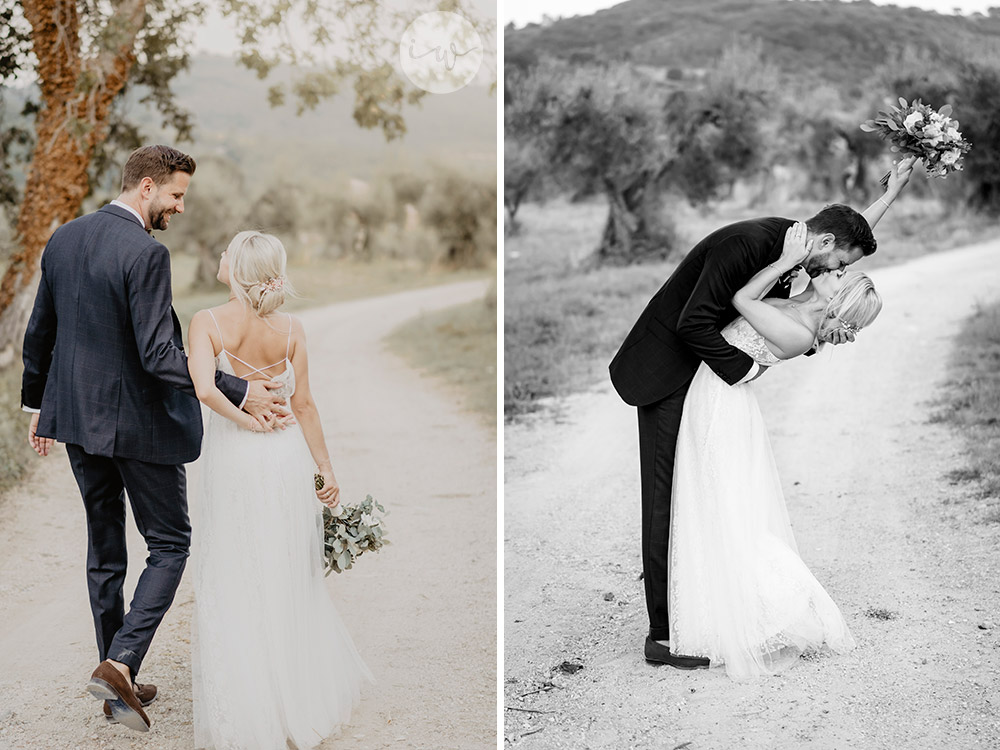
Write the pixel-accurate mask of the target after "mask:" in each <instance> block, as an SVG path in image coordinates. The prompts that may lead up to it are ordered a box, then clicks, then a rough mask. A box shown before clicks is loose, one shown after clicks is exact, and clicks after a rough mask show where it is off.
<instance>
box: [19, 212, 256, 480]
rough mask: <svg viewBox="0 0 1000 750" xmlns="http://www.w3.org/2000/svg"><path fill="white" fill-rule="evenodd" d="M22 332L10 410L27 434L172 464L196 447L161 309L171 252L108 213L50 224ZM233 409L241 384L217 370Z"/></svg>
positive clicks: (125, 215) (173, 334)
mask: <svg viewBox="0 0 1000 750" xmlns="http://www.w3.org/2000/svg"><path fill="white" fill-rule="evenodd" d="M41 265H42V276H41V281H40V282H39V284H38V292H37V294H36V296H35V305H34V308H33V309H32V311H31V318H30V320H29V321H28V328H27V331H26V332H25V334H24V350H23V359H24V377H23V379H22V385H21V403H22V405H23V406H27V407H29V408H33V409H41V414H40V416H39V422H38V431H37V434H38V435H39V436H40V437H48V438H55V439H56V440H58V441H60V442H63V443H73V444H76V445H79V446H81V447H82V448H83V449H84V450H85V451H87V453H90V454H91V455H96V456H109V457H110V456H115V457H119V458H131V459H137V460H140V461H146V462H149V463H157V464H182V463H188V462H190V461H193V460H195V459H196V458H197V457H198V455H199V453H200V452H201V437H202V424H201V404H199V402H198V400H197V398H196V397H195V391H194V385H193V384H192V383H191V378H190V376H189V375H188V368H187V357H186V356H185V354H184V346H183V340H182V338H181V326H180V322H179V321H178V320H177V315H176V314H175V313H174V308H173V306H172V299H173V298H172V293H171V288H170V253H169V252H168V250H167V248H166V247H165V246H164V245H162V244H161V243H160V242H157V241H156V240H155V239H153V237H151V236H150V235H149V234H148V233H147V232H146V230H145V228H144V227H143V226H142V225H141V224H140V223H139V221H138V220H137V219H136V217H135V216H133V215H132V214H131V213H129V212H128V211H126V210H125V209H123V208H119V207H118V206H112V205H107V206H105V207H104V208H102V209H100V210H99V211H96V212H94V213H92V214H87V215H86V216H81V217H80V218H78V219H75V220H73V221H71V222H69V223H67V224H64V225H63V226H61V227H59V228H58V229H57V230H56V231H55V233H54V234H53V235H52V237H51V238H50V239H49V242H48V244H47V245H46V246H45V251H44V252H43V253H42V263H41ZM215 381H216V384H217V385H218V386H219V389H220V390H221V391H222V392H223V393H224V394H226V397H227V398H228V399H229V400H230V401H232V402H233V403H234V404H236V405H237V406H238V405H240V404H241V403H242V402H243V399H244V398H245V396H246V393H247V388H248V384H247V382H246V381H244V380H241V379H239V378H236V377H234V376H232V375H227V374H225V373H221V372H217V373H216V376H215Z"/></svg>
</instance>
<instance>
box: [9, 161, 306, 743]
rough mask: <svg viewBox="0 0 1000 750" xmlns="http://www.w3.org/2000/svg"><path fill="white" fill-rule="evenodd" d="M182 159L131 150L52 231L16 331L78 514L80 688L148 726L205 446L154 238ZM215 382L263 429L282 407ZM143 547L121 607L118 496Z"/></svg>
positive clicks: (175, 198) (163, 259) (136, 724)
mask: <svg viewBox="0 0 1000 750" xmlns="http://www.w3.org/2000/svg"><path fill="white" fill-rule="evenodd" d="M194 170H195V162H194V159H192V158H191V157H190V156H187V155H185V154H182V153H181V152H179V151H176V150H174V149H172V148H169V147H166V146H146V147H143V148H140V149H137V150H136V151H135V152H133V153H132V154H131V156H129V159H128V161H127V162H126V164H125V168H124V170H123V176H122V192H121V195H120V196H119V197H118V199H116V200H114V201H112V202H111V204H109V205H107V206H104V207H103V208H101V209H100V210H99V211H96V212H94V213H91V214H87V215H86V216H82V217H80V218H78V219H75V220H73V221H71V222H69V223H67V224H64V225H63V226H61V227H59V228H58V229H57V230H56V231H55V233H54V234H53V235H52V237H51V239H49V242H48V244H47V245H46V247H45V251H44V253H43V254H42V260H41V270H42V274H41V281H40V282H39V285H38V292H37V294H36V297H35V304H34V308H33V310H32V313H31V318H30V320H29V322H28V328H27V331H26V332H25V335H24V352H23V358H24V377H23V382H22V391H21V404H22V407H23V408H24V410H25V411H30V412H33V414H32V417H31V425H30V428H29V441H30V442H31V444H32V446H33V447H34V448H35V450H36V451H37V452H38V453H39V454H40V455H43V456H44V455H47V454H48V452H49V449H50V448H51V445H52V443H53V441H56V440H58V441H59V442H62V443H65V444H66V452H67V453H68V454H69V460H70V464H71V466H72V468H73V474H74V475H75V476H76V481H77V483H78V485H79V487H80V492H81V494H82V495H83V503H84V507H85V509H86V514H87V530H88V548H87V584H88V587H89V589H90V604H91V609H92V611H93V614H94V626H95V628H96V631H97V647H98V651H99V653H100V659H101V663H100V665H99V666H98V668H97V670H96V671H95V672H94V674H93V676H92V678H91V682H90V684H89V686H88V690H90V692H91V693H92V694H94V695H95V696H97V697H99V698H103V699H105V700H106V701H107V702H108V703H107V704H106V705H105V714H107V715H112V716H113V717H114V718H115V719H117V720H118V721H120V722H121V723H123V724H125V725H126V726H129V727H130V728H132V729H136V730H139V731H146V730H147V729H148V727H149V724H150V722H149V719H148V717H147V716H146V714H145V712H144V711H143V710H142V706H143V705H146V704H148V703H149V702H151V701H152V700H153V698H155V696H156V688H155V686H153V685H138V684H136V683H135V677H136V675H137V674H138V672H139V667H140V665H141V664H142V660H143V657H144V656H145V654H146V651H147V649H148V648H149V644H150V641H151V640H152V638H153V634H154V633H155V631H156V628H157V626H158V625H159V624H160V621H161V620H162V619H163V616H164V614H165V613H166V611H167V609H168V608H169V607H170V604H171V602H172V601H173V598H174V593H175V591H176V589H177V586H178V584H179V583H180V580H181V574H182V573H183V571H184V567H185V564H186V561H187V557H188V551H189V548H190V540H191V527H190V524H189V522H188V513H187V497H186V488H185V472H184V466H183V464H185V463H188V462H190V461H193V460H195V459H196V458H197V457H198V454H199V453H200V451H201V437H202V424H201V406H200V404H199V403H198V399H197V398H196V397H195V391H194V386H193V385H192V383H191V379H190V377H189V376H188V368H187V358H186V356H185V355H184V348H183V343H182V339H181V328H180V323H179V322H178V320H177V316H176V314H175V313H174V310H173V306H172V295H171V287H170V254H169V252H168V251H167V248H166V247H165V246H164V245H162V244H161V243H159V242H158V241H157V240H155V239H153V237H152V236H151V234H150V231H151V230H152V229H157V230H164V229H166V228H167V226H168V224H169V222H170V217H171V216H172V215H173V214H175V213H177V214H179V213H183V211H184V194H185V192H186V191H187V188H188V185H189V183H190V180H191V175H193V174H194ZM216 382H217V383H218V385H219V388H220V390H222V391H223V393H225V394H226V396H227V397H228V398H229V399H230V400H231V401H232V402H233V403H234V404H236V405H237V406H241V407H243V408H245V409H246V410H247V411H248V412H249V413H250V414H252V415H254V416H255V417H257V418H258V419H259V420H261V422H262V424H263V423H267V425H268V426H267V427H265V429H268V428H269V425H270V424H271V423H272V421H273V420H275V419H277V418H279V417H281V416H282V415H283V414H285V413H286V412H285V410H284V409H283V408H282V407H281V406H280V403H281V402H280V401H279V400H277V399H275V398H272V397H271V396H270V394H269V388H271V387H277V385H278V384H276V383H270V382H266V383H259V382H255V383H250V384H249V385H248V383H247V382H246V381H244V380H241V379H239V378H236V377H234V376H231V375H226V374H224V373H216ZM126 492H127V494H128V499H129V502H130V503H131V505H132V510H133V515H134V517H135V520H136V525H137V526H138V528H139V531H140V533H141V534H142V536H143V538H144V539H145V541H146V545H147V548H148V551H149V557H148V558H147V560H146V568H145V570H144V571H143V572H142V575H141V576H140V577H139V582H138V584H137V585H136V589H135V596H134V598H133V599H132V603H131V606H130V607H129V611H128V614H127V615H126V614H125V610H124V596H123V586H124V583H125V570H126V565H127V562H128V554H127V551H126V548H125V499H124V498H125V493H126Z"/></svg>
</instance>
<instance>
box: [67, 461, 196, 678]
mask: <svg viewBox="0 0 1000 750" xmlns="http://www.w3.org/2000/svg"><path fill="white" fill-rule="evenodd" d="M66 452H67V453H68V454H69V460H70V464H71V466H72V467H73V474H74V475H75V476H76V482H77V484H78V485H79V486H80V494H81V495H83V504H84V507H85V508H86V512H87V586H88V588H89V590H90V608H91V610H92V612H93V614H94V626H95V628H96V630H97V649H98V651H99V653H100V658H101V661H104V660H105V659H114V660H115V661H119V662H122V663H123V664H127V665H128V666H129V668H130V669H131V670H132V679H133V680H134V679H135V676H136V674H137V673H138V672H139V667H140V666H141V665H142V660H143V657H145V655H146V651H147V650H148V649H149V644H150V642H151V641H152V639H153V634H154V633H155V632H156V628H157V627H158V626H159V624H160V621H161V620H162V619H163V616H164V615H165V614H166V612H167V609H169V608H170V604H171V603H172V602H173V600H174V594H175V592H176V591H177V586H178V585H179V584H180V582H181V575H182V574H183V572H184V567H185V565H186V564H187V557H188V554H189V550H190V548H191V524H190V521H189V520H188V510H187V494H186V489H185V486H186V485H185V472H184V466H183V465H182V464H179V465H166V464H153V463H146V462H145V461H138V460H135V459H129V458H108V457H105V456H93V455H91V454H89V453H87V452H86V451H84V449H83V448H81V447H80V446H79V445H73V444H67V445H66ZM126 494H127V496H128V499H129V502H130V503H131V505H132V514H133V516H134V517H135V523H136V526H137V527H138V529H139V533H140V534H142V537H143V539H145V540H146V548H147V550H148V553H149V556H148V557H147V558H146V568H145V570H143V572H142V575H140V576H139V581H138V583H137V584H136V587H135V595H134V596H133V598H132V603H131V604H130V605H129V611H128V614H125V599H124V591H123V588H124V585H125V569H126V567H127V565H128V551H127V550H126V548H125V496H126Z"/></svg>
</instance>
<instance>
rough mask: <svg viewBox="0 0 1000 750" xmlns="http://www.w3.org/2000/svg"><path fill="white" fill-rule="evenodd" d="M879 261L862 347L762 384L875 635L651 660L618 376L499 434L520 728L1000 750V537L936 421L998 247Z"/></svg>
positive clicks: (843, 582)
mask: <svg viewBox="0 0 1000 750" xmlns="http://www.w3.org/2000/svg"><path fill="white" fill-rule="evenodd" d="M862 266H863V264H862ZM862 270H864V269H863V268H862ZM871 275H872V277H873V278H874V280H875V283H876V285H877V286H878V288H879V290H880V291H881V292H882V294H883V296H884V298H885V300H886V308H885V310H884V311H883V313H882V316H881V317H880V319H879V320H878V321H877V322H876V324H875V325H874V326H873V327H872V328H871V329H868V330H866V331H864V332H863V333H862V334H861V335H860V336H859V338H858V342H857V343H856V344H854V345H853V346H850V347H840V348H838V349H836V350H835V351H827V352H823V353H821V354H819V355H818V356H816V357H814V358H801V359H800V360H796V361H793V362H790V363H787V364H784V365H782V366H780V367H778V368H775V369H773V370H771V371H770V372H768V374H767V376H766V377H765V378H763V379H762V380H761V381H758V394H759V396H760V400H761V406H762V409H763V412H764V415H765V419H766V420H767V421H768V425H769V429H770V434H771V439H772V443H773V445H774V449H775V454H776V458H777V462H778V466H779V469H780V470H781V472H782V478H783V482H784V488H785V493H786V497H787V500H788V505H789V512H790V514H791V518H792V525H793V527H794V529H795V534H796V538H797V540H798V545H799V549H800V551H801V553H802V555H803V557H804V559H805V561H806V563H807V564H808V565H809V566H810V567H811V569H812V570H813V572H814V573H815V574H816V576H817V577H818V578H819V580H820V581H821V582H823V583H824V585H825V586H826V588H827V590H828V591H829V592H830V594H831V595H832V596H833V598H834V599H835V600H836V601H837V602H838V603H839V604H840V606H841V608H842V610H843V612H844V614H845V616H846V617H847V619H848V622H849V623H850V625H851V628H852V630H853V632H854V635H855V637H856V638H857V640H858V642H859V644H860V645H859V648H858V649H857V650H856V651H855V652H853V653H852V654H850V655H848V656H846V657H835V658H818V659H810V660H802V661H801V662H800V663H799V664H797V665H795V667H794V668H793V669H791V670H789V671H788V672H786V673H784V674H783V675H781V676H778V677H774V678H770V679H766V680H763V681H760V682H757V683H752V684H735V683H733V682H731V681H730V680H729V679H728V678H727V677H726V676H725V674H724V672H722V671H720V670H710V671H702V672H694V673H686V672H680V671H676V670H673V669H670V668H668V667H652V666H649V665H647V664H646V663H645V661H644V660H643V659H642V655H641V646H642V641H643V638H644V636H645V630H646V627H647V621H646V617H645V605H644V601H643V596H642V589H641V582H640V581H639V580H638V576H639V573H640V571H641V563H640V559H639V538H638V533H639V532H638V526H639V486H638V474H639V472H638V439H637V437H636V426H635V419H636V417H635V410H634V409H632V408H630V407H627V406H625V405H624V404H623V403H622V402H621V401H619V400H618V399H617V397H616V396H615V395H614V394H613V392H612V391H611V389H610V386H608V387H606V388H602V389H600V390H599V391H598V392H594V393H588V394H584V395H580V396H576V397H574V398H570V399H567V400H566V401H565V402H562V403H559V404H558V405H557V409H556V413H557V414H558V417H557V418H556V419H553V418H552V417H551V416H548V417H543V418H535V419H534V420H532V421H528V422H526V423H525V424H523V425H518V426H515V427H513V428H511V427H508V428H507V429H506V430H505V451H506V454H507V455H506V457H505V472H506V478H505V533H504V538H505V605H504V628H505V639H504V650H505V660H506V666H505V707H506V708H507V709H508V710H506V711H505V736H506V738H507V740H508V744H510V745H513V746H516V747H523V748H544V749H545V750H550V749H552V748H562V747H567V748H657V750H664V749H665V750H672V749H673V748H687V750H708V749H715V748H718V749H720V750H722V749H725V750H729V749H730V748H741V749H743V748H781V749H783V748H787V749H788V750H791V749H792V748H795V749H798V748H804V747H809V748H844V749H845V750H846V749H847V748H850V749H852V750H857V749H867V748H873V749H874V748H931V747H954V748H963V750H969V749H971V748H996V747H998V746H1000V719H998V713H997V710H998V708H1000V706H998V702H1000V697H998V696H1000V675H998V671H1000V629H997V628H996V627H990V626H991V625H992V624H996V623H998V622H1000V596H998V594H1000V584H998V583H997V581H998V569H1000V557H998V554H997V553H998V546H1000V543H998V538H1000V535H998V529H997V526H996V525H995V524H992V525H987V524H984V523H982V522H980V517H981V515H982V508H981V504H980V502H979V501H977V500H975V499H974V498H973V497H972V494H971V492H970V491H969V490H968V489H964V488H962V487H958V486H953V485H951V484H949V482H948V481H947V479H946V478H945V477H944V475H945V473H946V472H947V471H948V470H950V469H952V468H954V467H956V466H957V465H958V464H959V462H960V460H961V459H960V447H961V446H960V444H959V441H958V439H957V438H956V436H955V435H954V434H953V433H952V432H950V431H949V430H948V429H947V428H945V427H943V426H940V425H937V424H932V423H929V422H928V416H929V415H930V413H931V412H932V411H933V406H932V405H930V404H929V403H928V402H929V401H930V400H932V399H934V398H935V397H936V395H937V388H938V385H939V384H940V383H941V382H942V381H943V379H944V377H945V368H946V364H947V363H946V360H947V358H948V356H949V354H950V351H951V348H950V344H951V337H952V336H953V334H954V333H955V331H956V330H957V329H958V326H959V324H960V321H961V320H962V319H963V318H964V317H966V316H967V315H969V314H970V313H971V312H972V310H973V308H974V305H975V303H976V302H977V301H989V300H992V299H996V298H997V297H998V296H1000V242H993V243H989V244H984V245H978V246H975V247H969V248H965V249H961V250H957V251H953V252H948V253H941V254H938V255H933V256H928V257H925V258H923V259H920V260H918V261H915V262H912V263H909V264H907V265H904V266H898V267H894V268H885V269H879V270H877V271H874V272H872V274H871ZM880 609H881V610H886V614H894V615H895V617H893V618H892V619H879V618H877V617H873V616H872V614H874V611H873V610H880ZM866 613H868V614H867V615H866ZM980 625H985V626H986V629H981V628H980V627H979V626H980ZM564 661H570V662H579V663H582V664H583V665H584V668H583V670H582V671H579V672H576V673H575V674H572V675H569V674H564V673H561V672H556V673H555V675H553V673H552V668H553V667H554V666H555V665H559V664H561V663H562V662H564ZM547 682H548V683H550V684H555V685H556V687H548V689H544V688H546V687H547V685H546V683H547ZM540 688H542V689H541V690H540V691H539V689H540ZM532 691H539V692H532ZM525 694H528V695H525ZM521 696H524V697H521ZM510 709H521V710H510ZM533 712H541V713H533Z"/></svg>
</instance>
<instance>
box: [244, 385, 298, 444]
mask: <svg viewBox="0 0 1000 750" xmlns="http://www.w3.org/2000/svg"><path fill="white" fill-rule="evenodd" d="M280 387H281V383H275V382H273V381H271V380H251V381H250V387H249V389H248V390H247V400H246V402H245V403H244V404H243V410H244V411H245V412H246V413H247V414H249V415H251V416H252V417H253V418H254V419H256V420H257V421H258V422H259V423H260V425H261V427H263V428H264V430H265V431H267V432H271V431H272V430H273V429H274V428H275V427H278V428H279V429H282V430H283V429H285V428H286V427H290V426H291V425H293V424H295V417H294V416H292V412H291V411H290V410H289V409H288V407H287V406H285V399H283V398H281V397H280V396H276V395H274V394H273V393H271V391H272V390H274V389H275V388H280Z"/></svg>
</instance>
